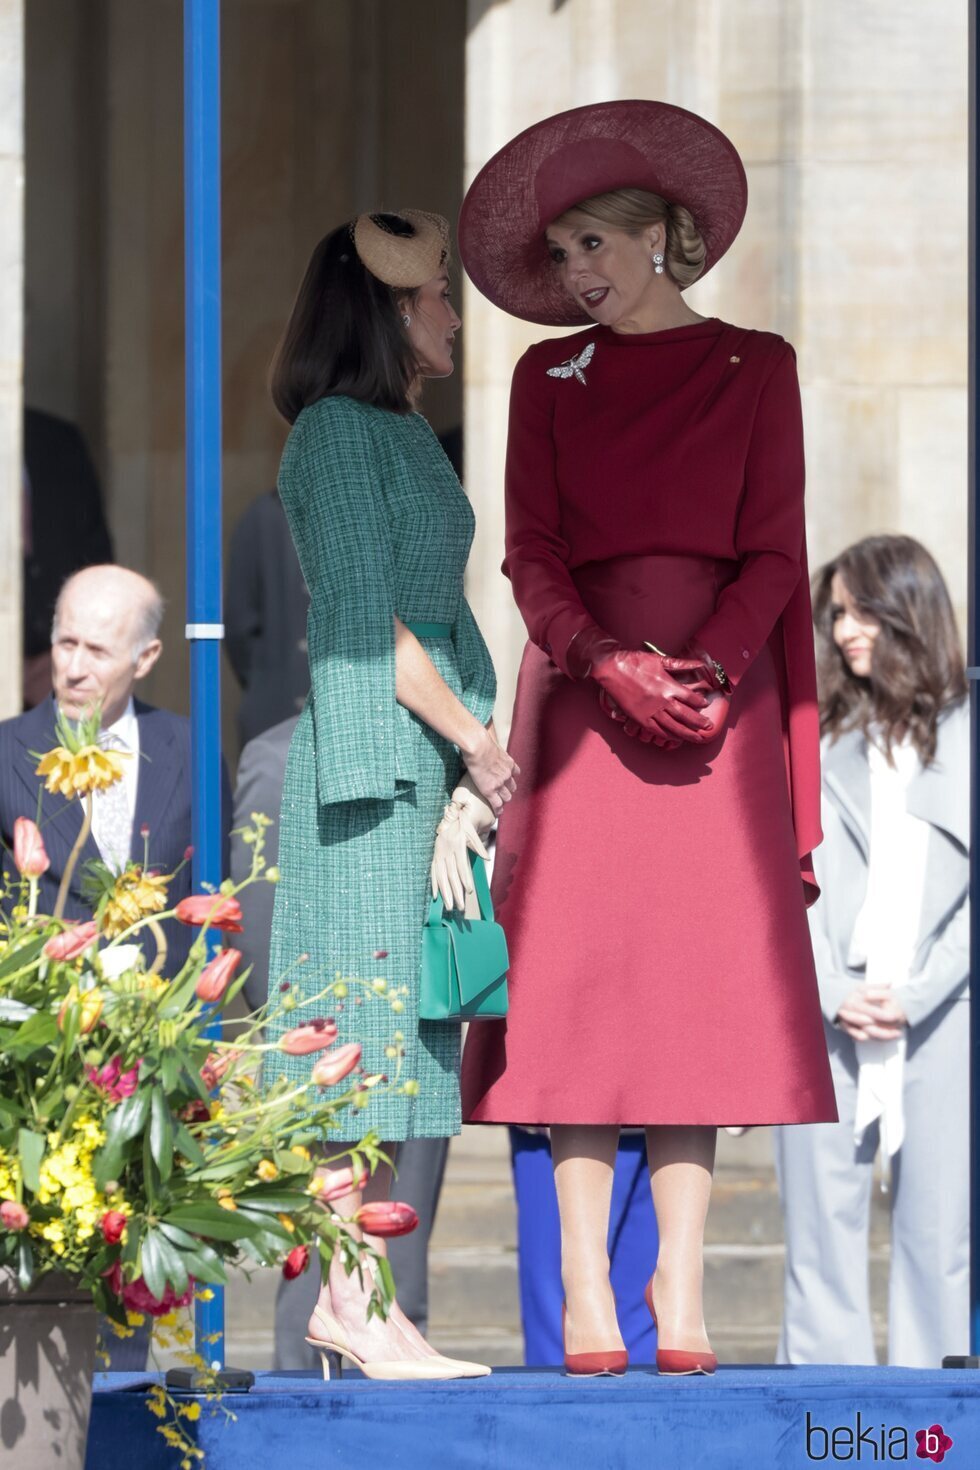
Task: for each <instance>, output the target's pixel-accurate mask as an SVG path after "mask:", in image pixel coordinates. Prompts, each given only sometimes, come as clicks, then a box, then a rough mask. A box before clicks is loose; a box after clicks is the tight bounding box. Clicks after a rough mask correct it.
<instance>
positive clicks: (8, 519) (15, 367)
mask: <svg viewBox="0 0 980 1470" xmlns="http://www.w3.org/2000/svg"><path fill="white" fill-rule="evenodd" d="M0 200H2V201H3V203H2V207H0V718H6V717H8V716H9V715H14V714H17V713H19V711H20V708H21V699H20V690H21V640H22V634H21V494H22V490H21V460H22V450H21V434H22V427H21V426H22V416H23V376H24V374H23V322H24V311H23V299H24V290H23V286H24V7H23V3H22V0H0Z"/></svg>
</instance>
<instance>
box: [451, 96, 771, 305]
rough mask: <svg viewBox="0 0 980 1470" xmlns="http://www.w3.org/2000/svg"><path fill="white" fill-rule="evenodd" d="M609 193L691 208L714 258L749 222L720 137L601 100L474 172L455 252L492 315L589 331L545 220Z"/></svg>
mask: <svg viewBox="0 0 980 1470" xmlns="http://www.w3.org/2000/svg"><path fill="white" fill-rule="evenodd" d="M613 189H649V190H650V191H652V192H653V193H654V194H659V195H660V196H661V198H663V199H665V200H666V201H667V202H668V204H683V205H685V206H686V208H687V209H689V210H690V211H691V215H692V216H693V219H694V223H695V225H696V226H697V228H698V230H699V231H700V234H701V238H702V239H703V240H704V244H705V249H706V251H707V256H706V259H705V264H704V270H703V271H702V273H701V276H699V277H698V279H699V280H700V279H701V278H702V277H703V276H704V275H705V274H706V273H707V272H708V271H709V270H710V269H711V267H712V266H713V265H714V264H715V262H716V261H718V260H720V259H721V257H722V256H723V255H724V253H725V251H726V250H727V249H728V247H729V245H730V244H731V243H732V241H733V240H734V239H735V236H736V235H737V234H738V231H739V227H740V226H741V223H742V220H743V219H744V217H745V205H746V200H747V198H748V188H747V185H746V180H745V169H744V168H743V167H742V160H741V159H740V158H739V156H738V153H737V152H736V150H735V147H734V144H732V143H731V142H730V141H729V139H728V138H726V137H725V135H724V133H722V132H720V131H719V129H718V128H716V127H715V126H714V125H713V124H712V123H709V122H706V121H705V119H704V118H703V117H698V115H697V114H696V113H694V112H688V111H687V110H686V109H685V108H683V107H674V106H673V105H672V104H671V103H669V102H645V101H630V102H625V101H624V102H599V103H596V104H594V105H593V106H590V107H574V108H572V109H571V111H570V112H559V113H557V114H556V115H555V116H554V117H548V118H545V119H544V121H543V122H539V123H535V124H534V126H533V127H530V128H526V129H525V130H524V132H523V133H519V134H518V135H517V137H516V138H513V139H512V140H511V141H510V142H509V143H507V144H506V145H505V146H504V147H503V148H501V149H500V151H499V153H495V154H494V156H493V157H492V158H491V159H490V162H489V163H487V164H485V165H484V167H483V168H482V169H481V170H480V172H479V173H478V174H477V176H476V178H475V179H474V180H473V182H472V184H471V185H470V187H469V189H468V190H467V193H466V198H465V199H464V200H463V207H462V209H461V211H460V216H459V253H460V256H461V258H462V261H463V265H464V266H465V267H466V272H467V274H468V275H469V277H470V280H471V281H472V282H473V284H474V286H476V288H477V290H479V291H481V292H482V293H483V295H484V296H486V297H488V299H489V300H490V301H492V302H493V303H494V305H495V306H500V307H502V308H503V310H504V311H508V312H510V313H511V315H512V316H519V317H522V318H523V319H524V320H525V321H528V322H540V323H541V324H542V326H549V327H570V326H577V325H582V324H585V323H587V322H590V321H591V320H592V318H591V317H590V316H587V315H586V314H585V313H584V312H583V311H582V310H581V309H580V308H579V307H578V306H577V305H576V304H575V302H574V301H573V300H572V298H571V297H570V296H569V295H568V293H567V292H566V291H565V290H564V288H563V287H562V285H561V284H560V282H559V280H558V276H557V272H556V271H555V268H554V265H553V263H552V261H551V258H550V256H549V254H548V249H547V246H546V245H545V239H544V232H545V230H546V229H547V227H548V225H550V224H551V222H552V220H555V219H557V218H558V216H559V215H561V214H564V213H565V211H566V210H567V209H571V208H572V207H573V205H576V204H581V203H582V201H583V200H585V199H591V198H592V197H593V196H594V195H596V194H606V193H609V192H610V191H611V190H613Z"/></svg>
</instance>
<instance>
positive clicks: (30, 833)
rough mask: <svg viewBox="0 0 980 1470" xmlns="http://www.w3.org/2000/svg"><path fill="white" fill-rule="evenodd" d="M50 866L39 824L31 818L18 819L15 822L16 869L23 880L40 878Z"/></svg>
mask: <svg viewBox="0 0 980 1470" xmlns="http://www.w3.org/2000/svg"><path fill="white" fill-rule="evenodd" d="M50 866H51V859H50V858H49V857H48V854H47V852H46V851H45V847H44V838H43V837H42V836H41V833H40V829H39V828H38V825H37V823H36V822H32V821H31V819H30V817H18V818H17V819H16V821H15V822H14V867H15V868H16V869H17V871H18V873H19V874H20V875H21V877H22V878H40V876H41V874H42V873H46V872H47V871H48V869H49V868H50Z"/></svg>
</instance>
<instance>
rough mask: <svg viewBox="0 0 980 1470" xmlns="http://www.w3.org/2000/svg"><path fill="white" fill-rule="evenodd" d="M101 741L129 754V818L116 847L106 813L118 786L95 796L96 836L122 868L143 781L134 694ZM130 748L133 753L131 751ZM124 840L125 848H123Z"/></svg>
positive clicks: (125, 784) (125, 762)
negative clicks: (141, 778)
mask: <svg viewBox="0 0 980 1470" xmlns="http://www.w3.org/2000/svg"><path fill="white" fill-rule="evenodd" d="M106 736H112V737H113V738H112V740H111V741H106V738H105V737H106ZM99 744H100V745H102V744H107V745H109V746H110V748H112V749H115V750H117V751H119V753H120V754H122V755H124V757H125V759H124V760H123V761H122V765H123V767H124V774H123V778H122V781H121V782H120V783H118V786H119V787H121V789H122V791H123V793H124V794H125V798H126V810H127V812H128V815H129V822H128V828H127V833H126V835H125V837H123V836H122V835H120V837H119V841H118V842H117V844H116V845H115V847H113V845H112V842H111V840H110V827H111V825H113V824H109V823H107V820H106V817H107V807H108V805H109V804H110V803H115V802H117V801H118V800H119V795H118V790H117V789H116V788H114V787H111V786H110V787H109V788H108V789H107V790H105V791H96V792H95V794H94V796H93V798H92V836H93V837H94V838H95V844H96V846H97V847H98V849H99V852H100V853H101V854H102V857H103V858H104V860H105V861H106V862H107V863H108V864H109V866H110V867H111V868H114V869H117V870H118V869H119V868H122V867H125V865H126V863H128V861H129V852H130V844H131V842H132V836H133V822H134V820H135V817H136V788H137V786H138V785H139V775H140V773H139V766H140V728H139V720H138V719H137V718H136V708H135V705H134V704H133V700H132V696H130V699H129V702H128V704H127V705H126V708H125V709H124V710H123V712H122V714H121V715H120V716H119V718H118V720H116V722H115V723H114V724H112V725H108V726H106V728H105V729H103V730H102V731H101V732H100V735H99ZM127 751H128V752H130V754H128V755H127V754H126V752H127ZM124 841H125V848H124V850H122V851H121V850H120V849H121V848H122V847H123V842H124Z"/></svg>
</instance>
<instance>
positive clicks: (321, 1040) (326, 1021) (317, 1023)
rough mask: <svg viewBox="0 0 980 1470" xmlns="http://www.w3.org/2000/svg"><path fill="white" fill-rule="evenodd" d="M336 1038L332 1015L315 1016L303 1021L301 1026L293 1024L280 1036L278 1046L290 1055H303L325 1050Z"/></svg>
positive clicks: (335, 1025)
mask: <svg viewBox="0 0 980 1470" xmlns="http://www.w3.org/2000/svg"><path fill="white" fill-rule="evenodd" d="M336 1040H337V1022H336V1021H335V1020H334V1018H333V1016H316V1017H314V1019H313V1020H312V1021H304V1022H303V1024H302V1026H294V1027H293V1029H292V1031H287V1032H286V1034H285V1035H284V1036H282V1037H280V1039H279V1047H280V1050H282V1051H285V1052H288V1053H289V1055H290V1056H291V1057H305V1056H308V1055H309V1053H310V1052H314V1051H326V1049H327V1047H328V1046H333V1044H334V1042H335V1041H336Z"/></svg>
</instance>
